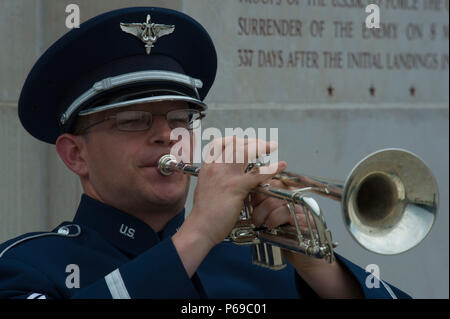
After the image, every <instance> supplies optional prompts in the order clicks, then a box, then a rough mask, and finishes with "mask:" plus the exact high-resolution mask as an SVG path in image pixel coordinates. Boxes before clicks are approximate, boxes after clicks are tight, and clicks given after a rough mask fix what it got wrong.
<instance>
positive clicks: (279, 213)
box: [264, 205, 291, 229]
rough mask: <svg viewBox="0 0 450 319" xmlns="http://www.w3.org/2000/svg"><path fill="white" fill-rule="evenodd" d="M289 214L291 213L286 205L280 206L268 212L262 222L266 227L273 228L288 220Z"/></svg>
mask: <svg viewBox="0 0 450 319" xmlns="http://www.w3.org/2000/svg"><path fill="white" fill-rule="evenodd" d="M290 215H291V214H290V212H289V209H288V208H287V207H286V205H284V206H280V207H278V208H277V209H275V210H273V211H271V212H270V213H269V215H268V216H267V218H266V220H265V222H264V224H265V225H266V226H267V228H269V229H273V228H275V227H278V226H280V225H283V224H285V223H287V222H288V221H289V216H290Z"/></svg>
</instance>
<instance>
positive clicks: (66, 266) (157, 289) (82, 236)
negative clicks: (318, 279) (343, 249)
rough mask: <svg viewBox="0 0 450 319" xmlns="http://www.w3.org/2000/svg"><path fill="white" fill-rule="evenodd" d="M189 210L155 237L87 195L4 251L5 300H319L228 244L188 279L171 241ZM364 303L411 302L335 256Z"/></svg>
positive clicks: (293, 278)
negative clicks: (371, 283) (67, 215)
mask: <svg viewBox="0 0 450 319" xmlns="http://www.w3.org/2000/svg"><path fill="white" fill-rule="evenodd" d="M183 220H184V211H182V212H181V213H180V214H179V215H178V216H176V217H175V218H174V219H173V220H171V221H170V222H169V223H168V225H167V226H166V227H165V229H164V230H163V231H161V232H160V233H156V232H154V231H153V229H152V228H150V227H149V226H148V225H147V224H145V223H143V222H142V221H140V220H138V219H136V218H135V217H133V216H131V215H129V214H126V213H124V212H121V211H119V210H117V209H115V208H113V207H110V206H108V205H105V204H103V203H100V202H98V201H96V200H94V199H92V198H90V197H88V196H86V195H83V196H82V199H81V202H80V205H79V208H78V211H77V213H76V216H75V219H74V220H73V222H64V223H62V224H61V225H60V226H59V227H57V228H56V229H55V230H54V231H52V232H50V233H31V234H26V235H23V236H20V237H18V238H15V239H12V240H10V241H8V242H6V243H4V244H2V245H0V254H1V255H0V298H29V299H30V298H31V299H36V298H37V299H39V298H40V299H44V298H104V299H108V298H181V299H192V298H302V297H317V296H316V295H315V293H314V292H313V291H312V290H311V289H310V288H309V287H308V285H307V284H306V283H305V282H304V281H303V280H302V279H301V278H300V277H299V276H298V275H297V274H296V272H295V270H294V269H293V268H292V267H291V266H290V265H288V266H287V267H286V268H285V269H283V270H281V271H271V270H268V269H265V268H262V267H259V266H256V265H253V264H252V263H251V249H250V247H248V246H237V245H235V244H233V243H231V242H223V243H221V244H219V245H217V246H216V247H214V248H213V249H212V250H211V251H210V253H209V254H208V256H207V257H206V258H205V259H204V261H203V263H202V264H201V265H200V267H199V268H198V270H197V272H196V274H195V275H194V276H193V277H192V279H190V278H189V277H188V275H187V273H186V271H185V269H184V267H183V264H182V262H181V260H180V258H179V256H178V254H177V251H176V249H175V247H174V245H173V243H172V240H171V236H172V235H173V234H174V233H175V232H176V231H177V229H178V228H179V227H180V226H181V224H182V222H183ZM337 258H338V260H339V262H341V263H342V264H343V265H345V267H347V269H348V270H349V271H350V272H351V273H352V274H353V275H354V276H355V278H356V279H357V280H358V282H359V283H360V284H361V288H362V290H363V291H364V294H365V297H366V298H407V297H409V296H408V295H406V294H405V293H403V292H401V291H400V290H398V289H396V288H395V287H393V286H391V285H389V284H387V283H384V282H381V283H382V284H380V285H379V288H371V289H370V288H367V287H366V284H365V281H366V278H367V276H368V273H367V272H365V270H363V269H361V268H360V267H358V266H356V265H354V264H353V263H351V262H349V261H348V260H346V259H344V258H342V257H340V256H337Z"/></svg>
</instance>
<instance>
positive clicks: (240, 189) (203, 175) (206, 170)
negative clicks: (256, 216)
mask: <svg viewBox="0 0 450 319" xmlns="http://www.w3.org/2000/svg"><path fill="white" fill-rule="evenodd" d="M277 147H278V145H277V143H275V142H266V141H263V140H259V139H239V138H236V137H225V138H223V139H216V140H214V141H212V142H211V145H210V151H209V152H208V154H207V155H208V156H207V158H205V159H204V163H203V165H202V167H201V169H200V173H199V175H198V182H197V187H196V189H195V192H194V203H193V209H192V211H191V214H190V215H189V217H188V218H187V219H186V221H185V225H186V226H184V227H188V226H189V227H191V228H190V229H191V231H194V232H195V233H197V234H199V235H200V236H202V237H204V238H205V239H206V240H207V241H208V242H209V243H210V245H211V246H214V245H216V244H218V243H220V242H222V241H223V240H224V239H225V238H226V237H227V236H228V235H229V233H230V232H231V230H232V229H233V226H234V225H235V223H236V221H237V219H238V216H239V214H240V211H241V209H242V207H243V202H244V200H245V199H246V198H247V196H248V194H249V192H250V191H251V190H252V189H254V188H255V187H256V186H258V185H259V184H260V183H262V182H263V181H265V180H267V179H268V178H271V177H273V176H274V175H276V174H278V173H280V172H281V171H283V170H284V169H285V168H286V163H285V162H278V163H273V164H270V165H268V166H267V168H268V170H266V171H270V172H271V173H270V174H263V173H262V172H258V173H255V172H252V173H250V172H248V173H246V172H245V170H246V168H247V167H248V164H249V162H250V161H251V160H253V159H255V158H256V157H257V156H258V155H259V154H269V153H270V152H273V151H274V150H276V149H277ZM237 158H243V159H244V161H243V162H242V161H240V162H236V159H237Z"/></svg>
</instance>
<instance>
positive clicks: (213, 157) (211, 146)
mask: <svg viewBox="0 0 450 319" xmlns="http://www.w3.org/2000/svg"><path fill="white" fill-rule="evenodd" d="M235 140H236V136H226V137H222V138H215V139H213V140H212V141H211V142H209V143H208V144H207V145H206V146H205V149H204V151H203V153H202V156H203V162H204V163H206V164H209V163H213V162H216V163H223V162H224V154H223V153H224V150H225V149H226V148H227V145H230V144H231V145H233V143H234V141H235ZM228 148H229V146H228Z"/></svg>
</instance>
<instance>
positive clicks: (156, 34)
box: [120, 14, 175, 54]
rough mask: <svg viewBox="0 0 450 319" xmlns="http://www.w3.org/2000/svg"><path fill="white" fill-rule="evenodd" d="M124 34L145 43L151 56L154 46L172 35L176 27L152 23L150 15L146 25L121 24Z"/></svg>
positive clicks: (146, 49)
mask: <svg viewBox="0 0 450 319" xmlns="http://www.w3.org/2000/svg"><path fill="white" fill-rule="evenodd" d="M120 28H121V29H122V31H123V32H126V33H129V34H132V35H134V36H136V37H138V38H139V39H140V40H141V41H142V42H144V43H145V51H146V52H147V54H150V51H151V49H152V48H153V44H154V43H155V42H156V40H158V39H159V38H160V37H162V36H165V35H168V34H171V33H172V32H173V31H174V30H175V26H174V25H166V24H156V23H152V22H151V21H150V15H149V14H148V15H147V20H146V22H144V23H122V22H121V23H120Z"/></svg>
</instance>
